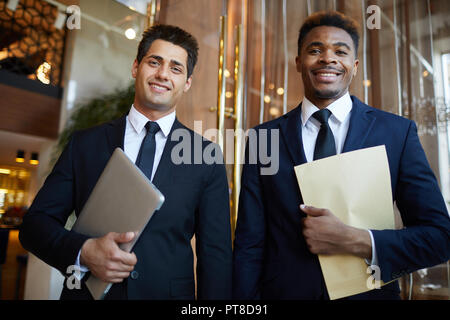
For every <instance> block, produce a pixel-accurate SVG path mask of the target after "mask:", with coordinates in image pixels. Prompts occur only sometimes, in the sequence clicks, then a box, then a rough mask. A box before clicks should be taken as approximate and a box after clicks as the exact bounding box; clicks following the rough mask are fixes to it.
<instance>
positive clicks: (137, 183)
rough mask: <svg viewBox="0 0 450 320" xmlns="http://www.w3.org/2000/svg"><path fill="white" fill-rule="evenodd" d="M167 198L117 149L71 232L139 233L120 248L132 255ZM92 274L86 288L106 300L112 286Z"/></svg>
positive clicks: (101, 234) (91, 233)
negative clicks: (136, 244) (151, 220)
mask: <svg viewBox="0 0 450 320" xmlns="http://www.w3.org/2000/svg"><path fill="white" fill-rule="evenodd" d="M163 202H164V196H163V195H162V194H161V192H160V191H159V190H158V189H157V188H156V187H155V186H154V185H153V184H152V183H151V182H150V180H149V179H148V178H147V177H146V176H145V174H144V173H143V172H142V171H141V170H140V169H139V168H138V167H137V166H136V165H135V164H134V163H133V162H132V161H131V160H130V159H129V158H128V157H127V156H126V155H125V153H124V152H123V151H122V149H120V148H117V149H116V150H114V153H113V155H112V156H111V158H110V160H109V161H108V163H107V164H106V167H105V169H104V170H103V173H102V174H101V176H100V178H99V179H98V181H97V184H96V185H95V187H94V190H93V191H92V193H91V195H90V196H89V199H88V200H87V202H86V204H85V206H84V208H83V210H82V211H81V213H80V215H79V217H78V219H77V220H76V222H75V224H74V226H73V228H72V230H74V231H76V232H78V233H81V234H85V235H88V236H91V237H102V236H104V235H105V234H107V233H108V232H120V233H121V232H128V231H134V232H138V233H137V235H136V237H135V238H134V239H133V240H132V241H131V242H128V243H121V244H120V245H119V247H120V248H121V249H122V250H124V251H127V252H130V251H131V249H132V248H133V246H134V244H135V243H136V241H137V240H138V238H139V236H140V234H141V233H142V231H143V230H144V228H145V226H146V225H147V223H148V222H149V221H150V218H151V217H152V216H153V213H154V212H155V211H156V210H159V209H160V208H161V206H162V204H163ZM111 285H112V284H111V283H106V282H103V281H101V280H100V279H98V278H96V277H95V276H93V275H92V274H91V275H90V277H89V279H88V280H87V281H86V286H87V287H88V289H89V291H90V292H91V294H92V296H93V297H94V299H96V300H99V299H103V298H104V296H105V295H106V293H107V292H108V290H109V289H110V287H111Z"/></svg>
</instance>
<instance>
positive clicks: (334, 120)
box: [302, 92, 378, 265]
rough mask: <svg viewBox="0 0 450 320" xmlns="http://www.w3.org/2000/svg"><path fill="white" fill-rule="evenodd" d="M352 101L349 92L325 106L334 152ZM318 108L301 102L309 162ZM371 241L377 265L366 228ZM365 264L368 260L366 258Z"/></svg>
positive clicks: (341, 141) (345, 127)
mask: <svg viewBox="0 0 450 320" xmlns="http://www.w3.org/2000/svg"><path fill="white" fill-rule="evenodd" d="M352 106H353V102H352V99H351V98H350V94H349V93H348V92H347V93H346V94H345V95H343V96H342V97H340V98H339V99H337V100H336V101H334V102H333V103H332V104H330V105H328V106H327V107H326V108H327V109H328V110H330V111H331V116H330V118H329V119H328V125H329V126H330V129H331V131H332V132H333V136H334V142H335V145H336V154H340V153H341V152H342V149H343V147H344V143H345V138H346V137H347V132H348V127H349V124H350V115H351V111H352ZM318 110H320V109H319V108H318V107H316V106H315V105H314V104H313V103H312V102H311V101H309V100H308V99H307V98H306V97H304V98H303V102H302V140H303V141H302V142H303V150H304V151H305V156H306V161H308V162H311V161H313V159H314V147H315V145H316V140H317V135H318V134H319V130H320V126H321V125H320V122H319V121H318V120H317V119H315V118H314V117H312V115H313V113H314V112H316V111H318ZM367 231H368V232H369V234H370V240H371V241H372V261H371V265H378V259H377V254H376V251H375V241H374V239H373V235H372V232H371V231H370V230H367ZM366 262H367V264H369V262H368V261H367V260H366Z"/></svg>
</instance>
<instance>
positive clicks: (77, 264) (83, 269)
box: [75, 250, 89, 280]
mask: <svg viewBox="0 0 450 320" xmlns="http://www.w3.org/2000/svg"><path fill="white" fill-rule="evenodd" d="M80 256H81V250H80V251H78V255H77V260H76V261H75V270H77V271H79V272H75V277H77V279H78V280H81V279H83V277H84V275H85V274H86V272H89V269H88V268H87V267H86V266H82V265H81V264H80Z"/></svg>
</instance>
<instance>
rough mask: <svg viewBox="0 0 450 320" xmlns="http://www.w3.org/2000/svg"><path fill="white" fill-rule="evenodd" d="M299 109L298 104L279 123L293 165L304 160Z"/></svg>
mask: <svg viewBox="0 0 450 320" xmlns="http://www.w3.org/2000/svg"><path fill="white" fill-rule="evenodd" d="M301 111H302V109H301V104H300V105H299V106H298V107H297V108H295V109H294V110H292V111H291V112H289V113H287V114H286V115H285V116H284V119H283V121H282V122H281V123H280V131H281V134H282V136H283V139H284V142H285V145H286V147H287V149H288V150H289V155H290V157H291V159H292V162H293V163H294V165H295V166H296V165H299V164H302V163H305V162H306V156H305V151H304V150H303V140H302V127H301V126H302V120H301V114H302V112H301Z"/></svg>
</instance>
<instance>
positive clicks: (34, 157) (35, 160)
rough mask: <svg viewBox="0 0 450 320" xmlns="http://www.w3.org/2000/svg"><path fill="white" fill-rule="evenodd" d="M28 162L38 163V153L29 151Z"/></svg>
mask: <svg viewBox="0 0 450 320" xmlns="http://www.w3.org/2000/svg"><path fill="white" fill-rule="evenodd" d="M30 164H32V165H35V166H37V165H38V164H39V154H38V153H37V152H32V153H31V158H30Z"/></svg>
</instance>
